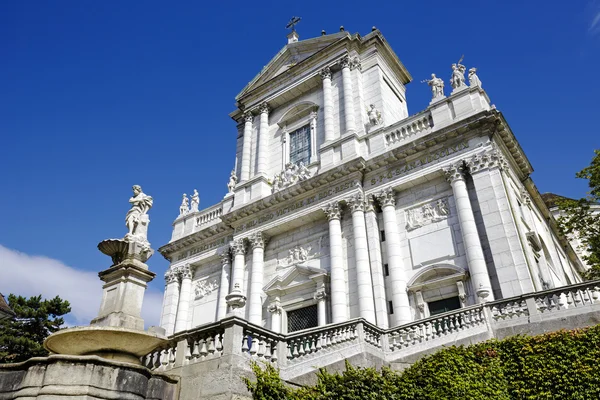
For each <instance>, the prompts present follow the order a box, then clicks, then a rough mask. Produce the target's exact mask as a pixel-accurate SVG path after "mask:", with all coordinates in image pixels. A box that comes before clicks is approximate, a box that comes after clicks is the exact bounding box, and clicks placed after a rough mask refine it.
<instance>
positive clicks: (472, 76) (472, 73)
mask: <svg viewBox="0 0 600 400" xmlns="http://www.w3.org/2000/svg"><path fill="white" fill-rule="evenodd" d="M469 85H471V86H479V87H481V81H480V80H479V77H478V76H477V68H470V69H469Z"/></svg>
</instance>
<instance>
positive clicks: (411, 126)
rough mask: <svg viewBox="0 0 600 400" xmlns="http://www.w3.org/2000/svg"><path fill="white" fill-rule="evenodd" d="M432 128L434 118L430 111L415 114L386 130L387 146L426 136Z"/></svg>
mask: <svg viewBox="0 0 600 400" xmlns="http://www.w3.org/2000/svg"><path fill="white" fill-rule="evenodd" d="M432 128H433V119H432V118H431V114H430V113H429V112H427V111H426V112H422V113H419V114H416V115H413V116H411V117H408V118H407V119H405V120H402V121H400V122H399V123H398V124H394V125H392V126H390V127H389V128H388V129H386V130H385V131H384V133H383V135H384V136H385V146H386V148H390V147H394V146H395V145H397V144H400V143H403V142H406V141H409V140H412V139H416V138H417V137H421V136H424V135H426V134H428V133H429V132H431V130H432Z"/></svg>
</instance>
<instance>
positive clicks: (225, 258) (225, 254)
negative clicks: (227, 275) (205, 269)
mask: <svg viewBox="0 0 600 400" xmlns="http://www.w3.org/2000/svg"><path fill="white" fill-rule="evenodd" d="M219 258H220V259H221V265H222V266H224V267H225V266H228V265H229V264H231V252H230V251H229V249H227V250H225V251H222V252H221V253H219Z"/></svg>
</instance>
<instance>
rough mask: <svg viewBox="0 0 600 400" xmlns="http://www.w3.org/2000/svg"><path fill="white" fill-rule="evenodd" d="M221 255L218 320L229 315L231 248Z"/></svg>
mask: <svg viewBox="0 0 600 400" xmlns="http://www.w3.org/2000/svg"><path fill="white" fill-rule="evenodd" d="M219 256H220V257H221V282H220V283H219V306H218V308H217V321H219V320H221V319H223V318H225V316H226V315H227V300H226V299H225V298H226V297H227V295H228V294H229V273H230V270H231V262H230V257H231V254H230V252H229V249H227V250H226V251H224V252H222V253H221V254H220V255H219Z"/></svg>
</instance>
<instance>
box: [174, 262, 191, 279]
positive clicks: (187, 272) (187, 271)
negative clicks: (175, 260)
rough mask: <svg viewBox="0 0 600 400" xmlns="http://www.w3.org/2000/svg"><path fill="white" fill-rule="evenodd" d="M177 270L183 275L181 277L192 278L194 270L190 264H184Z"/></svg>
mask: <svg viewBox="0 0 600 400" xmlns="http://www.w3.org/2000/svg"><path fill="white" fill-rule="evenodd" d="M177 272H178V273H179V274H180V275H181V279H192V276H193V275H194V272H193V270H192V267H191V266H190V264H186V265H183V266H181V267H179V268H178V269H177Z"/></svg>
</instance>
